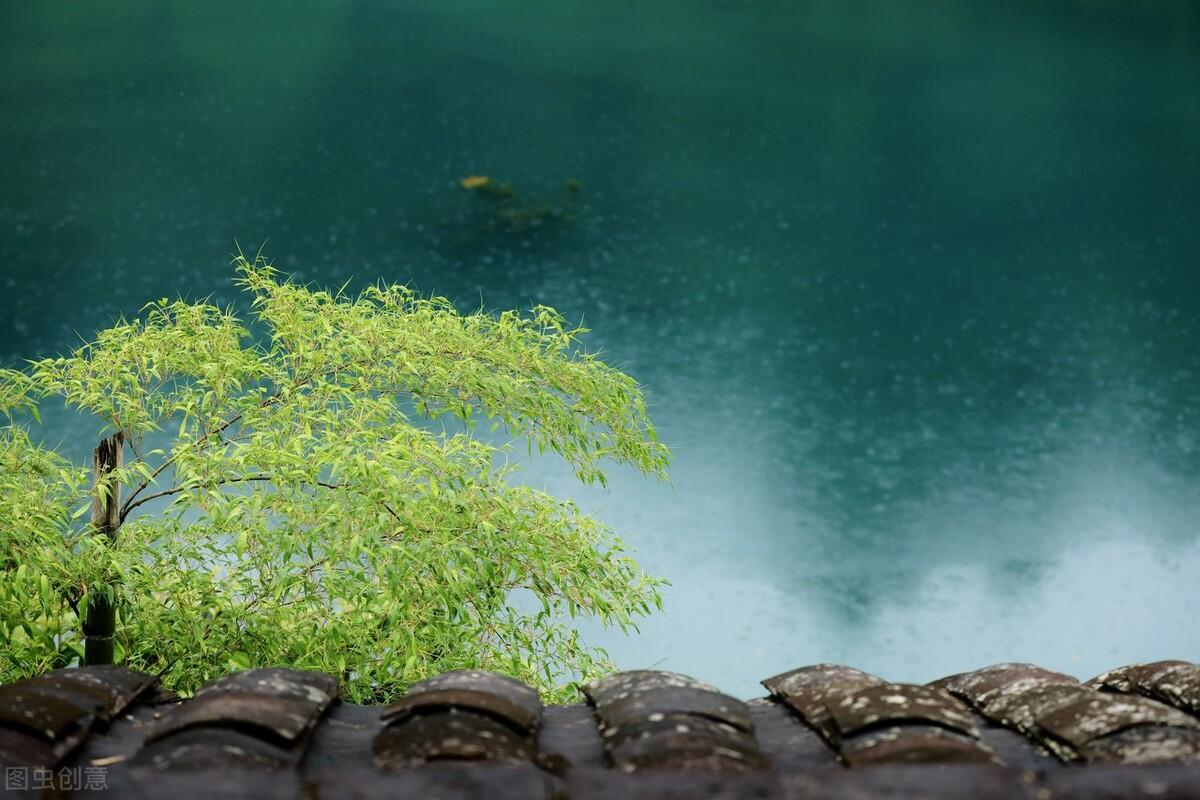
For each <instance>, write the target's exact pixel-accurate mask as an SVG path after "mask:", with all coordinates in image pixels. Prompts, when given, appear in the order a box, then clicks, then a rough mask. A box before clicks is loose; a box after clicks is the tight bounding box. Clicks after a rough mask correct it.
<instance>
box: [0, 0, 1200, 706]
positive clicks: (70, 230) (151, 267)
mask: <svg viewBox="0 0 1200 800" xmlns="http://www.w3.org/2000/svg"><path fill="white" fill-rule="evenodd" d="M0 64H2V66H3V69H2V70H0V156H2V160H0V291H2V292H3V299H2V300H0V362H3V363H13V362H15V361H17V360H18V359H19V358H22V357H32V356H37V355H44V354H51V353H54V352H56V351H59V350H62V349H66V348H69V347H71V346H72V345H73V344H74V343H76V342H77V341H78V339H77V333H78V334H79V335H83V336H89V335H91V333H92V332H94V331H95V330H96V329H97V328H99V327H101V326H103V325H105V324H106V323H107V322H108V321H110V320H111V318H112V317H113V316H115V315H117V314H119V313H125V314H132V313H135V312H136V311H137V309H138V308H139V307H140V305H141V304H142V303H143V302H145V301H146V300H149V299H152V298H156V297H159V296H164V295H176V294H183V295H185V296H188V297H193V298H195V297H203V296H208V295H212V296H213V297H214V298H216V299H218V300H220V301H222V302H225V301H229V300H232V299H233V297H234V293H233V290H232V287H231V283H230V279H231V271H230V267H229V258H230V254H231V253H232V251H233V249H234V246H235V245H234V243H235V241H237V242H240V243H241V244H242V246H243V247H246V248H250V249H257V247H258V246H259V245H260V244H261V243H263V242H264V241H265V242H266V244H265V248H264V252H265V253H266V254H267V255H268V256H269V257H271V258H272V259H273V260H274V261H275V262H276V263H277V264H278V265H279V266H281V267H283V268H285V269H288V270H292V271H295V272H297V273H298V274H300V275H301V276H302V277H303V278H304V279H306V280H313V281H317V282H322V283H326V284H333V285H340V284H341V283H342V282H343V281H344V280H345V279H346V278H354V279H355V281H356V282H357V284H358V285H363V284H366V283H369V282H371V281H374V280H377V279H380V278H383V279H386V280H389V281H405V282H409V283H411V284H412V285H413V286H415V287H418V288H420V289H421V290H422V291H426V292H432V291H436V292H439V293H442V294H446V295H448V296H451V297H453V298H456V299H457V300H459V301H461V303H462V304H463V305H464V307H473V306H477V305H478V303H479V302H480V299H481V298H482V300H483V302H484V303H486V304H487V305H488V306H489V307H494V308H499V307H508V306H513V305H522V306H527V305H529V304H530V303H533V302H541V303H546V304H549V305H553V306H556V307H558V308H559V309H560V310H562V311H563V312H564V313H566V314H567V315H568V316H569V317H571V318H573V319H578V318H584V319H585V320H586V322H587V324H588V325H589V327H591V328H593V329H594V330H595V333H594V334H593V336H592V337H591V341H592V344H593V346H595V347H600V348H603V349H604V351H605V352H606V353H607V354H608V357H609V358H610V359H611V360H612V361H615V362H616V363H619V364H621V365H622V366H623V367H624V368H626V369H627V370H628V371H629V372H631V373H632V374H633V375H635V376H636V377H637V378H638V379H639V380H641V381H642V382H643V383H644V384H645V386H646V387H647V393H648V395H649V397H650V399H651V401H652V404H653V415H654V418H655V420H656V422H657V423H658V425H659V428H660V432H661V434H662V437H663V439H664V440H665V441H666V442H667V443H668V444H670V445H672V446H673V448H674V451H675V454H676V460H675V464H674V467H673V469H672V483H671V485H662V484H655V483H652V482H650V481H648V480H646V479H643V478H640V477H638V476H635V475H630V474H625V473H622V472H618V473H617V474H616V475H615V476H614V480H613V481H612V484H611V486H610V488H609V489H608V490H607V491H600V490H593V489H582V488H580V487H578V486H576V485H574V484H573V482H572V480H571V478H570V476H569V474H568V473H567V471H566V470H564V469H563V468H562V465H561V464H558V463H555V462H552V461H549V460H544V461H543V460H538V461H535V462H533V463H532V464H530V471H529V473H528V476H529V480H530V481H532V482H535V483H537V484H538V485H545V486H547V487H548V488H550V489H551V490H552V491H554V492H556V493H559V494H562V495H566V496H571V497H574V498H576V499H578V500H579V502H580V503H581V504H583V506H584V507H585V508H587V509H590V510H593V511H594V512H595V513H596V514H597V515H599V516H600V517H601V518H602V519H604V520H605V521H606V522H608V523H610V524H611V525H612V526H614V527H615V528H616V529H617V530H618V531H620V532H621V533H622V534H623V535H624V536H625V538H626V539H627V541H628V542H629V543H630V545H631V546H632V547H633V548H634V549H635V551H636V553H637V555H638V556H639V558H640V560H641V561H642V562H643V564H645V565H646V566H647V567H648V568H649V569H651V570H652V571H654V572H657V573H659V574H663V575H666V576H668V577H669V578H670V579H671V580H672V582H673V584H674V585H673V587H672V588H671V589H670V590H669V591H668V592H667V595H666V602H667V606H666V611H665V613H664V614H662V615H661V616H659V617H656V618H654V619H652V620H651V621H649V622H648V623H646V624H645V625H644V626H643V629H642V633H641V635H639V636H634V637H629V638H624V637H621V636H619V635H616V634H613V633H611V632H604V631H589V633H590V634H591V636H592V638H593V639H594V640H595V641H597V642H599V643H602V644H605V645H607V646H608V647H609V649H610V651H611V652H612V654H613V655H614V657H615V658H616V659H617V661H618V662H619V663H620V664H621V666H623V667H627V668H632V667H642V666H658V667H661V668H666V669H674V670H679V671H683V672H687V673H690V674H693V675H695V676H697V677H700V678H703V679H707V680H709V681H711V682H714V683H716V684H718V685H720V686H721V687H723V688H726V689H728V690H731V691H733V692H735V693H737V694H740V695H743V696H750V695H753V694H755V693H757V692H758V689H757V687H756V686H755V681H756V680H757V679H759V678H762V677H765V676H767V675H770V674H773V673H775V672H779V671H782V670H784V669H786V668H790V667H793V666H797V665H800V664H805V663H813V662H817V661H840V662H844V663H849V664H853V665H855V666H858V667H861V668H863V669H867V670H870V671H874V672H878V673H880V674H883V675H886V676H888V677H891V678H894V679H897V680H929V679H932V678H935V677H938V676H940V675H942V674H945V673H948V672H952V671H958V670H961V669H967V668H972V667H977V666H981V665H983V664H986V663H991V662H995V661H1000V660H1032V661H1036V662H1038V663H1041V664H1043V665H1045V666H1049V667H1053V668H1057V669H1062V670H1065V671H1067V672H1071V673H1073V674H1076V675H1079V676H1081V677H1090V676H1091V675H1092V674H1094V673H1096V672H1098V671H1100V670H1101V669H1104V668H1107V667H1110V666H1114V665H1116V664H1118V663H1124V662H1129V661H1140V660H1150V659H1157V658H1167V657H1173V658H1186V659H1191V660H1200V623H1197V618H1198V617H1200V591H1198V590H1197V584H1198V575H1200V348H1198V345H1200V327H1198V325H1200V323H1198V320H1200V7H1198V6H1197V5H1196V4H1195V3H1185V2H1179V3H1169V2H1156V3H1145V4H1134V3H1127V2H1099V1H1097V2H1056V3H1032V2H1030V3H978V2H968V1H967V0H963V2H923V3H886V2H878V3H865V2H839V3H802V2H794V1H791V2H768V1H767V0H762V1H761V2H754V3H738V2H717V0H690V1H689V2H683V1H682V0H658V1H657V2H652V3H647V2H642V3H633V2H616V3H594V2H578V0H543V1H539V2H533V1H532V0H525V1H524V2H516V3H507V4H500V3H484V2H465V0H451V1H450V2H438V3H406V2H383V1H382V0H376V1H374V2H365V1H360V2H349V1H347V2H329V3H321V4H318V3H308V2H301V3H297V2H288V3H283V2H259V3H253V4H226V3H202V4H196V3H190V4H184V3H150V2H125V3H116V4H101V5H74V6H72V7H71V8H70V9H65V8H63V7H60V6H56V5H54V4H36V3H21V4H18V3H8V4H5V5H4V7H3V9H0ZM472 174H475V175H488V176H494V177H495V178H497V179H503V180H507V181H511V182H512V184H513V186H514V187H515V191H516V192H517V193H518V196H519V198H520V200H521V202H522V203H523V204H524V206H525V207H526V210H529V211H531V212H537V210H538V204H537V202H535V199H534V198H535V197H538V196H540V197H545V198H550V199H549V201H548V204H549V205H548V207H549V208H552V209H555V210H563V209H569V210H570V211H571V213H572V214H573V216H574V217H575V221H574V222H573V223H568V222H566V221H565V220H564V219H563V218H562V217H561V216H558V215H555V214H539V213H531V214H530V215H529V216H527V217H525V218H523V219H522V220H519V221H518V222H517V223H511V221H504V220H497V218H495V217H492V216H490V212H489V211H488V208H487V206H486V201H483V200H481V199H480V198H479V197H477V196H474V195H472V194H471V193H470V192H468V191H466V190H464V189H463V188H461V187H460V186H459V183H458V182H459V180H460V179H461V178H463V177H465V176H467V175H472ZM572 180H574V181H577V182H578V185H579V187H580V188H579V192H578V194H577V195H576V194H574V193H572V191H571V190H570V189H568V188H567V182H568V181H572ZM542 210H543V211H544V210H545V209H544V208H543V209H542ZM49 435H50V436H51V437H52V438H53V439H55V440H61V441H63V443H64V447H65V448H66V449H68V450H72V452H77V453H84V452H86V451H87V449H88V448H89V447H90V445H91V442H90V441H86V438H87V436H88V435H90V434H87V433H85V432H84V431H83V430H82V429H77V428H74V427H72V426H71V425H69V424H68V423H66V422H53V423H52V426H51V431H50V433H49Z"/></svg>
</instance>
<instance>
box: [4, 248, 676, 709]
mask: <svg viewBox="0 0 1200 800" xmlns="http://www.w3.org/2000/svg"><path fill="white" fill-rule="evenodd" d="M236 264H237V269H238V274H239V283H240V285H241V286H242V287H243V288H244V289H245V290H247V291H248V292H249V293H250V295H251V297H252V298H253V308H254V314H255V318H256V322H257V324H258V326H259V327H261V328H262V329H263V330H264V331H265V333H266V336H265V337H264V341H263V342H258V341H256V340H255V339H254V338H253V337H252V336H251V334H250V332H249V330H248V329H247V327H246V326H244V325H243V323H242V322H241V321H240V320H239V319H238V318H237V317H236V316H235V315H234V314H233V313H232V312H231V311H228V310H222V309H219V308H216V307H214V306H212V305H209V304H206V303H185V302H168V301H167V300H161V301H159V302H156V303H152V304H149V305H148V306H146V307H145V308H144V309H143V312H144V313H143V316H142V318H141V319H137V320H132V321H120V322H118V324H116V325H115V326H114V327H112V328H110V329H108V330H105V331H103V332H101V333H100V334H98V336H97V338H96V340H95V342H93V343H90V344H88V345H87V346H85V347H82V348H80V349H79V350H77V351H75V352H74V353H72V354H71V355H70V356H68V357H61V358H53V359H45V360H41V361H37V362H33V363H32V364H31V366H30V368H29V369H27V370H25V371H23V372H14V371H5V372H3V373H0V409H6V410H7V411H8V412H9V414H10V415H11V414H16V415H18V416H19V415H20V412H22V411H29V410H34V411H36V405H35V404H36V401H38V400H41V399H43V398H45V397H48V396H58V397H61V398H63V399H65V401H66V402H67V404H68V405H69V406H71V407H72V408H75V409H78V410H79V411H82V412H86V413H89V414H91V415H94V416H95V417H96V418H98V419H100V420H103V422H104V423H106V429H107V430H119V431H123V432H124V433H125V436H126V440H127V441H128V442H129V450H128V453H129V455H128V456H127V459H126V465H125V466H124V467H123V468H122V469H121V470H120V471H119V473H118V474H117V476H116V477H117V479H118V480H119V483H120V484H121V486H122V487H123V488H122V500H123V505H122V520H123V524H122V527H121V528H120V530H119V533H118V535H117V537H116V538H115V541H110V540H108V539H107V538H106V537H102V536H96V535H94V532H93V531H92V530H91V529H90V525H89V524H88V522H87V518H86V516H85V515H86V512H87V509H88V502H89V498H88V493H89V492H90V490H91V488H90V482H91V478H90V475H89V474H88V471H87V470H85V469H82V468H74V467H71V466H70V465H68V464H67V463H66V462H65V461H64V460H63V459H62V458H61V457H60V456H58V455H57V454H56V453H53V452H51V451H48V450H45V449H43V448H41V447H39V446H37V445H36V444H35V443H34V442H33V440H32V439H31V438H30V437H29V436H28V434H27V433H26V431H25V430H23V429H22V428H21V427H20V426H18V425H17V424H15V423H14V422H13V421H12V420H13V418H12V417H11V416H10V418H9V424H8V426H7V427H2V428H0V520H3V524H4V527H3V528H0V559H3V560H2V561H0V564H2V565H3V571H4V575H3V579H2V581H0V586H2V587H3V588H0V635H2V636H3V639H4V644H5V647H4V652H3V653H0V679H3V680H10V679H12V678H14V677H16V676H18V675H24V674H29V673H34V672H38V671H40V670H42V669H45V668H46V667H47V666H49V665H52V664H56V663H64V662H66V661H69V660H70V658H72V657H73V656H74V655H75V654H76V653H77V652H78V650H79V648H80V638H79V637H80V634H79V625H78V610H79V609H81V608H85V607H86V606H85V605H84V603H83V600H84V597H85V592H87V591H108V592H114V593H115V597H116V600H117V604H118V609H119V614H120V618H119V622H118V632H117V634H118V642H117V649H118V653H119V654H120V655H121V657H123V659H124V661H125V663H127V664H129V665H131V666H133V667H136V668H139V669H143V670H148V671H153V672H160V671H165V678H164V679H165V680H166V681H167V682H168V684H170V685H174V686H176V687H178V688H181V689H183V690H185V691H187V690H190V689H192V688H194V687H196V686H197V685H198V684H200V683H202V682H203V681H205V680H208V679H210V678H212V677H214V676H216V675H218V674H220V673H222V672H225V671H228V670H229V669H233V668H241V667H247V666H251V665H268V664H287V665H292V666H296V667H301V668H311V669H319V670H325V671H328V672H332V673H335V674H339V675H341V676H342V678H343V683H344V686H345V691H346V694H347V695H348V696H349V697H350V698H353V699H355V700H359V701H367V700H371V701H383V700H386V699H388V698H389V697H392V696H394V695H396V694H397V693H398V692H400V691H402V690H403V689H404V687H405V686H406V685H407V684H409V683H411V682H412V681H414V680H416V679H419V678H421V677H422V676H425V675H429V674H431V673H436V672H440V671H443V670H447V669H453V668H458V667H465V666H477V667H483V668H489V669H496V670H500V671H504V672H507V673H509V674H512V675H515V676H517V677H519V678H522V679H524V680H527V681H531V682H533V683H535V684H537V685H539V686H540V687H542V688H543V689H546V690H553V691H557V692H559V693H564V692H567V691H569V690H568V689H567V688H565V687H563V682H564V681H566V680H569V679H570V678H571V677H572V676H587V675H591V674H596V673H598V672H600V671H603V670H604V669H606V668H607V665H606V662H605V661H604V658H603V654H602V653H601V652H599V651H595V650H592V649H589V648H588V647H587V646H585V645H584V644H583V643H582V642H581V641H580V640H579V637H578V635H577V633H576V631H575V630H574V628H573V626H572V619H573V618H574V617H576V616H584V617H592V618H596V619H599V620H601V621H602V622H604V623H606V624H610V625H615V626H617V627H619V628H622V629H625V628H628V627H630V626H632V625H633V624H634V623H635V621H636V618H638V617H639V616H642V615H645V614H647V613H649V612H650V611H651V609H652V608H653V607H657V606H659V605H660V603H661V600H660V597H659V594H658V586H659V585H660V581H658V580H656V579H654V578H651V577H648V576H646V575H645V574H644V573H643V572H642V571H641V570H640V569H639V568H638V567H637V565H636V564H635V563H634V562H633V561H632V560H630V559H629V558H628V557H627V556H626V555H625V554H624V552H623V549H622V545H621V542H620V541H619V540H618V539H616V538H615V537H614V536H613V535H612V533H611V532H610V531H609V530H607V529H606V528H605V527H603V526H602V525H601V524H600V523H598V522H597V521H596V520H594V519H592V518H590V517H588V516H586V515H585V514H583V513H581V511H580V510H579V509H578V508H576V507H575V506H574V505H573V504H571V503H568V502H562V501H560V500H557V499H555V498H554V497H551V496H549V495H547V494H545V493H543V492H539V491H537V490H535V489H532V488H529V487H527V486H522V485H518V484H514V483H513V482H511V481H510V478H511V477H512V475H513V470H514V466H513V465H512V464H510V463H509V461H508V458H507V456H508V447H507V446H503V447H501V446H496V445H493V444H490V443H488V442H487V441H483V440H481V439H478V438H475V437H474V436H472V432H473V430H474V424H475V422H476V421H477V419H483V420H486V421H488V422H490V423H491V424H492V426H493V428H495V427H497V426H499V427H503V428H505V429H507V431H508V432H509V433H511V434H512V435H514V436H515V437H518V438H519V437H525V438H527V439H528V440H529V441H530V442H532V443H533V444H534V445H536V447H538V448H539V449H541V450H545V451H551V452H554V453H557V454H559V455H560V456H561V457H562V458H564V459H565V460H566V461H567V462H568V463H569V464H570V465H571V466H572V468H573V469H574V471H575V473H576V475H577V476H578V477H579V478H580V479H581V480H583V481H585V482H601V483H602V482H603V481H604V474H603V472H602V466H603V463H604V462H605V461H610V462H618V463H625V464H629V465H632V466H634V467H635V468H637V469H639V470H641V471H643V472H647V473H652V474H655V475H658V476H659V477H663V476H664V474H665V467H666V463H667V458H668V453H667V450H666V448H665V447H664V446H663V445H662V444H660V443H659V442H658V441H657V439H656V437H655V434H654V430H653V428H652V427H651V426H650V423H649V421H648V419H647V415H646V407H645V403H644V400H643V397H642V394H641V391H640V390H639V388H638V386H637V384H636V383H635V382H634V381H633V380H632V379H631V378H630V377H628V376H627V375H624V374H622V373H621V372H619V371H617V370H615V369H613V368H611V367H609V366H607V365H605V364H604V363H603V362H601V361H600V360H598V359H597V358H595V357H594V356H593V355H591V354H588V353H586V352H585V351H583V350H582V348H581V347H580V344H579V337H580V335H581V334H583V333H584V332H585V331H584V330H583V329H581V328H570V327H568V326H566V325H565V324H564V320H563V319H562V317H561V316H559V315H558V314H557V313H556V312H555V311H553V310H552V309H549V308H545V307H537V308H534V309H533V311H532V312H531V314H529V315H527V316H523V315H520V314H517V313H515V312H505V313H503V314H500V315H498V316H493V315H490V314H484V313H477V314H470V315H462V314H459V313H458V312H457V311H456V310H455V308H454V307H453V306H452V305H451V304H450V303H449V302H448V301H446V300H444V299H441V298H432V299H426V298H421V297H419V296H417V295H416V294H414V293H413V292H412V291H410V290H409V289H407V288H405V287H403V286H382V285H381V286H374V287H371V288H369V289H367V290H366V291H364V292H363V293H362V294H360V295H358V296H357V297H349V296H347V295H346V294H344V292H342V291H339V292H337V293H329V292H324V291H315V290H312V289H310V288H308V287H304V286H300V285H297V284H295V283H292V282H290V281H287V280H282V279H281V278H280V277H279V275H278V274H277V273H276V272H275V270H274V269H272V268H271V267H270V266H269V265H267V264H266V263H264V262H263V261H261V260H256V261H254V262H251V261H249V260H247V259H245V258H241V257H239V258H238V260H237V262H236ZM256 329H257V328H256ZM442 417H445V418H446V419H444V420H443V422H446V421H447V420H449V422H450V424H434V423H432V422H431V420H437V419H439V418H442ZM99 433H100V432H99V431H98V434H99ZM97 438H98V437H97ZM152 445H153V446H152ZM554 687H558V688H557V689H555V688H554Z"/></svg>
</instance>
